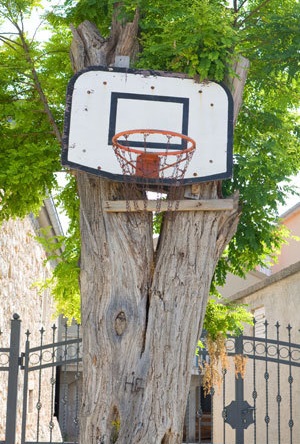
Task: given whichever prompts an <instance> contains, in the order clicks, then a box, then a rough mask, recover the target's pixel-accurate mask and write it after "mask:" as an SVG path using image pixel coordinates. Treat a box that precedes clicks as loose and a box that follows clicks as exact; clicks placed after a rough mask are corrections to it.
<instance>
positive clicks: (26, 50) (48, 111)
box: [17, 26, 62, 144]
mask: <svg viewBox="0 0 300 444" xmlns="http://www.w3.org/2000/svg"><path fill="white" fill-rule="evenodd" d="M17 29H18V30H19V36H20V39H21V42H22V47H23V50H24V53H25V58H26V60H27V62H28V64H29V65H30V69H31V74H32V78H33V83H34V87H35V89H36V91H37V93H38V95H39V98H40V101H41V102H42V104H43V108H44V110H45V113H46V115H47V117H48V121H49V122H50V125H51V126H52V128H53V132H54V134H55V137H56V139H57V141H58V142H59V144H61V143H62V136H61V133H60V130H59V128H58V126H57V124H56V121H55V119H54V116H53V114H52V111H51V109H50V107H49V103H48V100H47V97H46V96H45V93H44V90H43V88H42V85H41V83H40V80H39V77H38V74H37V71H36V69H35V67H34V61H33V60H32V58H31V55H30V50H29V47H28V45H27V42H26V40H25V37H24V34H23V32H22V31H21V29H20V28H19V27H18V26H17Z"/></svg>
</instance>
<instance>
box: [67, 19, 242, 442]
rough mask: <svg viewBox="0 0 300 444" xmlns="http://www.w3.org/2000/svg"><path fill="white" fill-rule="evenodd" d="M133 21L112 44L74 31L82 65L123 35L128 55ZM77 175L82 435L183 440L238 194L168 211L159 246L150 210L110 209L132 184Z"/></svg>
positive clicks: (103, 56)
mask: <svg viewBox="0 0 300 444" xmlns="http://www.w3.org/2000/svg"><path fill="white" fill-rule="evenodd" d="M136 20H137V18H136ZM126 26H127V28H126ZM126 26H123V27H122V26H115V27H113V30H112V33H113V35H112V36H111V38H110V39H108V40H107V41H105V40H104V39H102V37H101V36H100V35H99V34H98V33H97V32H96V31H95V28H93V27H92V25H89V24H88V23H87V22H85V23H84V24H83V25H81V26H80V27H79V29H77V30H74V43H73V45H72V54H73V56H72V59H73V66H74V68H75V70H78V69H80V68H82V67H83V66H87V65H86V64H87V63H88V64H92V65H93V64H99V60H101V63H102V64H104V63H111V61H112V60H113V54H114V53H115V54H117V55H118V54H120V53H119V48H120V46H119V47H118V44H117V41H123V42H125V41H127V44H126V45H125V46H126V48H127V49H126V48H124V46H123V47H122V54H120V55H130V54H131V53H132V52H133V53H134V52H135V51H136V40H135V37H136V32H137V26H136V23H134V24H128V25H126ZM128 26H131V28H130V33H128V30H129V28H128ZM115 30H116V31H115ZM115 32H116V33H117V34H115ZM125 34H126V36H125ZM128 35H130V36H131V38H130V39H128ZM125 37H126V38H125ZM122 45H123V43H122ZM128 45H129V46H128ZM89 48H91V51H90V50H89ZM95 48H97V51H95ZM113 48H114V49H113ZM115 51H117V53H116V52H115ZM99 54H100V55H99ZM76 174H77V182H78V192H79V196H80V202H81V210H80V211H81V236H82V256H81V296H82V327H83V369H84V372H83V404H82V412H81V434H80V442H81V444H87V443H95V444H96V443H103V444H108V443H110V442H117V443H118V444H135V443H142V444H151V443H153V444H159V443H161V444H179V443H181V442H182V441H181V440H182V429H183V420H184V413H185V407H186V401H187V396H188V391H189V384H190V378H191V366H192V359H193V356H194V353H195V349H196V344H197V340H198V337H199V333H200V330H201V327H202V322H203V317H204V314H205V307H206V302H207V298H208V294H209V288H210V283H211V279H212V277H213V273H214V269H215V266H216V264H217V261H218V259H219V257H220V255H221V254H222V251H223V249H224V248H225V246H226V245H227V243H228V242H229V240H230V239H231V237H232V236H233V234H234V233H235V231H236V227H237V223H238V208H237V201H238V196H235V201H236V208H235V209H234V210H232V211H197V212H184V213H183V212H178V213H176V214H175V215H174V216H172V217H170V218H167V219H166V220H165V223H164V225H163V230H162V233H161V235H160V241H159V248H158V251H156V252H154V249H153V239H152V218H151V213H150V215H149V214H146V212H142V213H138V212H136V213H107V212H105V210H104V204H105V201H106V200H114V199H122V198H124V196H125V195H124V187H125V184H123V185H120V184H116V183H114V182H111V181H108V180H105V179H101V178H98V177H96V176H92V175H89V174H87V173H83V172H77V173H76ZM137 193H138V191H137ZM199 198H200V199H218V198H219V197H218V183H217V182H210V183H203V184H202V185H201V187H200V195H199ZM116 421H120V430H119V432H118V437H117V441H115V440H116V436H115V431H116V430H115V429H116V427H115V424H116Z"/></svg>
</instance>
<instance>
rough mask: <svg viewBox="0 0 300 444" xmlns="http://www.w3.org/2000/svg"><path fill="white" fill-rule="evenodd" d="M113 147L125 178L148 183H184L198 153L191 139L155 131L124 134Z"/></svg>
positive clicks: (139, 130) (113, 141) (117, 136)
mask: <svg viewBox="0 0 300 444" xmlns="http://www.w3.org/2000/svg"><path fill="white" fill-rule="evenodd" d="M112 145H113V149H114V152H115V154H116V156H117V159H118V161H119V164H120V166H121V168H122V171H123V174H124V175H125V176H133V177H137V178H142V179H144V180H146V181H149V183H155V182H156V181H157V180H159V179H170V181H171V183H172V184H174V181H175V183H176V182H177V181H178V180H180V179H183V178H184V175H185V172H186V170H187V167H188V164H189V162H190V160H191V158H192V156H193V154H194V151H195V149H196V142H195V141H194V140H193V139H192V138H191V137H188V136H186V135H185V134H180V133H176V132H173V131H165V130H156V129H134V130H128V131H121V132H119V133H117V134H115V135H114V136H113V137H112Z"/></svg>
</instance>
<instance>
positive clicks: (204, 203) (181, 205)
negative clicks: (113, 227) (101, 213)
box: [104, 199, 237, 213]
mask: <svg viewBox="0 0 300 444" xmlns="http://www.w3.org/2000/svg"><path fill="white" fill-rule="evenodd" d="M236 203H237V202H236V201H234V199H211V200H187V199H185V200H173V201H167V200H162V201H161V202H159V203H157V201H156V200H147V201H146V203H145V201H144V200H135V201H133V200H110V201H106V202H105V204H104V209H105V211H107V212H108V213H125V212H134V211H149V212H153V211H158V210H159V211H224V210H233V209H234V208H235V205H236Z"/></svg>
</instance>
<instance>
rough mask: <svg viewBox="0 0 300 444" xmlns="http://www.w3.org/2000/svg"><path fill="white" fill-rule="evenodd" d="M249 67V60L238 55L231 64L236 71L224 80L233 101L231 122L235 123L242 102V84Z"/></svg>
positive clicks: (244, 81) (243, 84)
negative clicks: (234, 74) (232, 75)
mask: <svg viewBox="0 0 300 444" xmlns="http://www.w3.org/2000/svg"><path fill="white" fill-rule="evenodd" d="M249 67H250V62H249V60H248V59H246V58H245V57H242V56H238V58H237V59H236V60H235V62H234V64H233V65H232V67H231V68H232V70H233V71H234V72H235V73H236V76H234V77H228V78H227V79H226V80H225V82H226V84H227V86H228V87H229V89H230V91H231V93H232V97H233V103H234V109H233V124H234V125H235V124H236V121H237V117H238V114H239V111H240V108H241V106H242V103H243V91H244V86H245V83H246V80H247V75H248V71H249Z"/></svg>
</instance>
